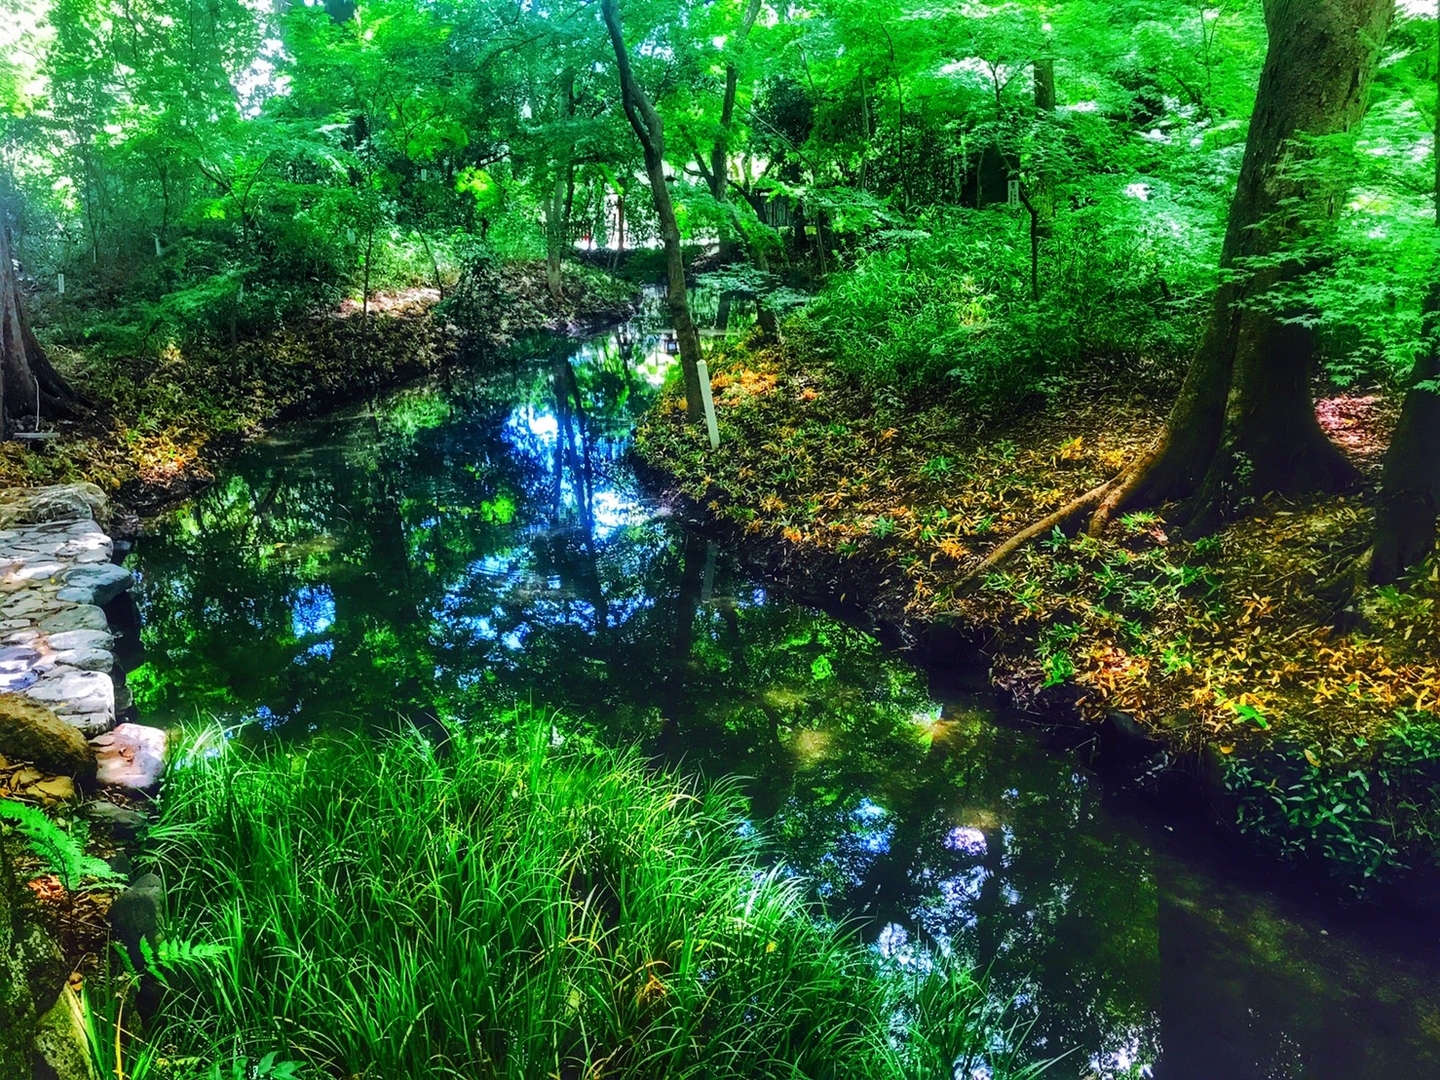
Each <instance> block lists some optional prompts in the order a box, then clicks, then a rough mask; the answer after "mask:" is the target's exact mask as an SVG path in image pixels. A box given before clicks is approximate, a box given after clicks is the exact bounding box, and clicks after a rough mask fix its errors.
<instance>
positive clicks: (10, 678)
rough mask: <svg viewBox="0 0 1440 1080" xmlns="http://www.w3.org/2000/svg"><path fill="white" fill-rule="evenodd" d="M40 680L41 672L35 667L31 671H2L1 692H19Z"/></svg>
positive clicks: (0, 677)
mask: <svg viewBox="0 0 1440 1080" xmlns="http://www.w3.org/2000/svg"><path fill="white" fill-rule="evenodd" d="M39 681H40V672H38V671H36V670H35V669H33V668H32V669H31V670H29V671H6V672H0V694H18V693H20V691H22V690H28V689H30V687H32V686H34V685H35V684H36V683H37V682H39Z"/></svg>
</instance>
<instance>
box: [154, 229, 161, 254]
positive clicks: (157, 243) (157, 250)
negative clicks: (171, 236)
mask: <svg viewBox="0 0 1440 1080" xmlns="http://www.w3.org/2000/svg"><path fill="white" fill-rule="evenodd" d="M161 254H162V252H161V251H160V234H159V233H156V234H155V257H156V258H157V259H158V258H160V256H161Z"/></svg>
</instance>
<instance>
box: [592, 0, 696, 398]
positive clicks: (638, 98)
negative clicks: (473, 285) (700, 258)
mask: <svg viewBox="0 0 1440 1080" xmlns="http://www.w3.org/2000/svg"><path fill="white" fill-rule="evenodd" d="M600 12H601V15H602V16H603V17H604V19H605V27H606V29H607V30H608V31H609V32H610V43H611V45H613V46H614V48H615V63H616V66H617V67H618V68H619V69H620V97H621V102H622V104H623V105H624V106H625V116H626V118H627V119H628V120H629V121H630V126H631V127H632V128H634V130H635V136H636V138H638V139H639V140H640V148H641V149H642V150H643V151H644V153H645V174H646V176H647V177H648V178H649V181H650V195H651V198H653V199H654V201H655V216H656V217H657V218H658V219H659V221H660V236H661V239H662V240H663V242H664V245H665V267H666V278H667V299H668V301H669V306H670V318H671V321H672V322H673V323H674V325H675V336H676V337H677V338H678V339H679V342H680V366H681V368H682V370H683V371H684V374H685V415H686V418H687V419H688V420H689V421H690V422H691V423H697V422H699V421H700V420H702V419H704V413H703V406H702V405H701V403H700V334H699V333H698V332H697V331H696V329H695V320H694V319H693V318H692V317H691V315H690V298H689V296H688V295H687V294H686V292H685V255H684V251H683V249H682V248H681V246H680V226H679V223H678V222H677V221H676V220H675V204H674V203H673V202H672V201H671V199H670V188H669V186H668V184H667V183H666V180H665V129H664V125H663V124H662V123H661V120H660V114H659V113H657V112H656V111H655V107H654V106H653V105H652V104H651V103H650V98H649V97H648V96H646V94H645V90H644V88H643V87H642V86H641V85H640V81H639V80H638V79H637V78H636V77H635V72H634V69H633V68H631V66H630V52H629V50H628V49H627V48H626V46H625V35H624V33H623V31H622V28H621V25H620V4H619V0H601V4H600Z"/></svg>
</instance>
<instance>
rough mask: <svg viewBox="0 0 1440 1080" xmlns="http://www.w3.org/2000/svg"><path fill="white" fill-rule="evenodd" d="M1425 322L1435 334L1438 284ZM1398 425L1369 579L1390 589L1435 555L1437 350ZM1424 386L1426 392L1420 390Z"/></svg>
mask: <svg viewBox="0 0 1440 1080" xmlns="http://www.w3.org/2000/svg"><path fill="white" fill-rule="evenodd" d="M1426 307H1427V309H1428V312H1427V319H1426V322H1427V323H1428V324H1429V326H1430V329H1431V334H1432V335H1433V334H1434V333H1435V332H1436V331H1437V330H1440V284H1436V285H1432V286H1431V290H1430V296H1429V298H1428V300H1427V303H1426ZM1411 380H1412V388H1411V390H1410V392H1409V393H1407V394H1406V395H1405V404H1404V406H1403V407H1402V408H1401V411H1400V423H1399V425H1398V426H1397V427H1396V429H1395V437H1394V439H1393V440H1392V441H1391V443H1390V451H1389V453H1388V454H1387V455H1386V456H1385V474H1384V479H1383V480H1382V481H1381V483H1380V499H1379V503H1378V505H1377V506H1376V508H1375V544H1374V548H1373V550H1372V552H1371V556H1370V580H1371V582H1373V583H1374V584H1376V585H1389V584H1392V583H1393V582H1396V581H1398V580H1400V578H1401V576H1402V575H1404V573H1405V572H1406V571H1407V570H1409V569H1411V568H1412V567H1415V566H1418V565H1419V564H1420V563H1422V562H1424V561H1425V560H1426V559H1427V558H1428V557H1429V556H1430V553H1431V552H1432V551H1434V550H1435V536H1436V514H1437V513H1440V393H1437V392H1436V390H1435V389H1433V387H1434V386H1435V385H1436V384H1437V383H1440V348H1437V347H1436V346H1435V345H1434V344H1431V345H1430V346H1429V347H1428V348H1427V350H1426V352H1425V354H1424V355H1423V356H1422V357H1421V358H1420V359H1419V360H1417V361H1416V363H1415V370H1414V372H1413V373H1412V374H1411ZM1414 384H1426V388H1422V387H1421V386H1419V385H1414Z"/></svg>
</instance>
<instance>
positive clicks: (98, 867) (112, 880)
mask: <svg viewBox="0 0 1440 1080" xmlns="http://www.w3.org/2000/svg"><path fill="white" fill-rule="evenodd" d="M0 819H3V820H6V821H9V822H10V823H11V826H12V827H13V828H14V829H15V831H16V832H18V833H19V834H20V835H21V836H23V837H24V838H25V842H26V843H27V844H28V845H29V846H30V850H31V851H32V852H33V853H34V854H35V856H36V858H38V859H39V860H40V861H41V862H42V863H43V864H44V865H45V868H46V869H47V870H48V871H49V872H50V873H53V874H55V875H56V876H57V877H58V878H59V879H60V884H61V885H63V886H64V887H65V890H66V891H67V892H73V891H75V890H76V889H78V888H80V886H81V883H82V882H83V881H84V880H85V879H86V878H94V879H95V882H96V884H97V885H113V884H116V883H118V882H122V881H124V878H123V876H122V875H120V874H117V873H116V872H115V871H114V870H112V869H111V868H110V865H109V864H108V863H107V862H105V860H104V859H97V858H96V857H95V856H93V855H87V854H85V840H86V839H87V834H86V833H85V832H83V831H80V830H78V829H77V831H76V832H74V833H69V832H66V831H65V830H64V829H62V828H61V827H60V826H59V825H57V824H56V823H55V822H54V821H52V820H51V819H50V816H49V815H48V814H46V813H45V812H44V811H43V810H40V809H38V808H36V807H34V806H28V805H26V804H25V803H18V802H13V801H11V800H9V799H4V800H0Z"/></svg>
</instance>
